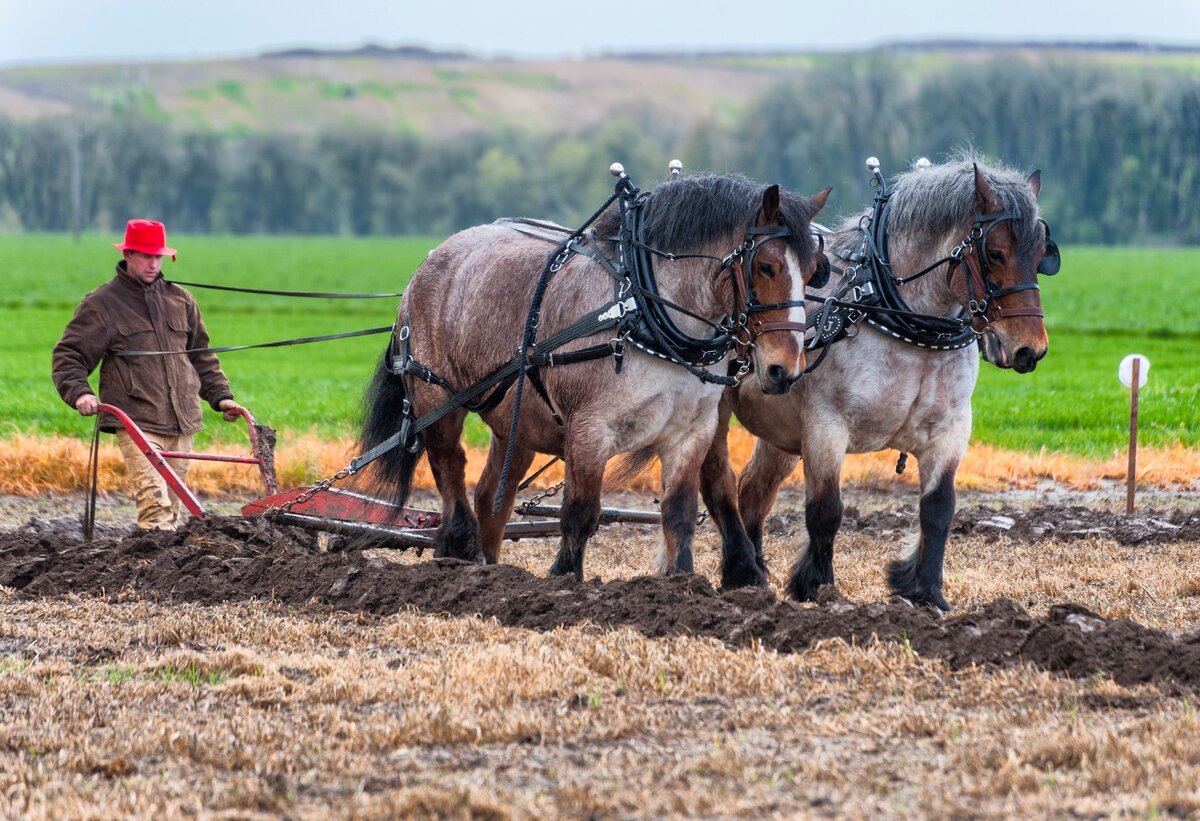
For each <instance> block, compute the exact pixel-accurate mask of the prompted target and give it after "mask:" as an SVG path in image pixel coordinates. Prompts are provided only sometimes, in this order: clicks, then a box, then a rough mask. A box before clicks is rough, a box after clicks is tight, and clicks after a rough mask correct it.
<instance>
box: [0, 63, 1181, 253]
mask: <svg viewBox="0 0 1200 821" xmlns="http://www.w3.org/2000/svg"><path fill="white" fill-rule="evenodd" d="M963 147H970V148H974V149H975V150H977V151H979V152H981V153H983V154H984V155H985V156H988V157H990V158H993V159H997V160H1000V161H1002V162H1004V163H1006V164H1009V165H1012V166H1015V167H1018V168H1024V169H1026V170H1029V171H1032V170H1033V169H1034V168H1041V169H1042V170H1043V177H1042V179H1043V185H1042V195H1041V201H1042V207H1043V212H1044V213H1045V215H1046V216H1047V218H1048V219H1050V220H1051V221H1052V223H1053V225H1054V230H1055V235H1056V237H1058V238H1061V239H1062V240H1064V241H1067V242H1086V243H1099V244H1114V243H1121V244H1144V243H1182V244H1196V243H1200V209H1197V208H1195V207H1193V206H1194V204H1195V203H1197V202H1200V75H1198V74H1197V73H1196V72H1189V71H1186V70H1181V69H1173V68H1169V67H1153V66H1149V65H1138V66H1129V65H1125V66H1115V65H1114V66H1107V65H1105V64H1104V63H1101V62H1097V61H1091V62H1082V61H1072V60H1070V59H1069V58H1065V57H1064V58H1060V60H1059V61H1057V62H1055V61H1054V60H1053V59H1052V58H1039V59H1036V60H1035V59H1030V58H1022V57H1019V56H1016V55H1013V54H1007V55H1004V56H1002V57H995V58H992V59H987V60H982V61H977V62H968V61H959V60H955V61H952V62H947V63H946V65H945V66H944V67H942V68H925V69H922V70H921V72H920V73H919V74H918V73H917V72H916V71H914V70H906V71H901V70H899V69H898V67H897V65H896V63H895V61H894V60H893V59H892V58H889V57H888V56H887V55H886V54H885V53H879V54H875V55H868V56H863V55H856V56H845V57H843V58H830V59H829V60H826V61H824V62H822V63H821V64H820V65H819V66H818V67H816V68H812V69H808V70H805V71H803V72H800V73H798V74H796V75H795V76H794V77H792V78H790V79H788V80H786V81H783V82H781V83H780V84H779V85H778V86H776V87H775V88H773V89H772V90H770V91H769V92H768V93H765V94H764V95H763V96H762V97H761V98H759V99H757V100H755V101H753V102H752V103H751V104H750V105H749V106H748V107H747V110H746V111H745V113H744V115H743V116H741V117H740V118H739V119H738V121H737V123H736V124H735V125H733V126H724V127H723V126H721V125H719V124H717V123H714V122H706V121H701V122H695V123H692V124H690V125H688V126H686V127H685V126H682V125H680V124H679V123H676V122H672V121H670V120H667V119H664V118H663V117H660V116H657V115H656V112H655V111H653V110H649V109H646V108H631V109H630V110H628V111H625V112H624V113H623V114H622V115H621V116H620V117H617V118H614V119H612V120H610V121H609V122H608V123H607V124H606V125H605V127H603V128H601V129H599V130H593V131H589V132H586V133H571V132H563V133H558V134H529V133H522V132H520V131H517V130H513V129H503V130H499V131H497V132H495V133H479V134H473V135H468V136H463V137H459V138H454V139H431V138H422V137H420V136H413V135H399V134H391V133H385V132H366V131H359V132H342V131H337V130H330V131H328V132H325V133H323V134H322V135H320V136H318V137H294V136H286V135H275V134H268V135H258V136H241V137H227V136H219V135H215V134H205V133H178V132H176V131H173V130H171V129H170V128H169V127H168V126H167V125H166V124H164V123H162V122H160V121H156V120H154V119H147V118H144V117H140V116H138V115H136V114H129V113H127V114H124V115H121V116H114V117H111V118H108V119H102V120H96V119H91V120H86V121H84V120H79V119H60V120H45V121H40V122H35V123H17V122H13V121H10V120H4V119H0V228H4V229H7V230H14V229H16V230H27V231H34V230H37V231H66V230H72V229H74V230H81V229H82V230H88V229H97V230H104V231H113V230H117V229H119V228H120V226H122V225H123V224H124V221H125V220H126V219H128V218H131V217H134V216H153V217H156V218H160V219H163V220H164V221H166V222H167V223H168V225H169V226H170V228H171V230H173V231H176V232H188V233H206V232H218V233H234V234H242V233H267V234H279V233H293V234H348V235H368V234H433V235H444V234H447V233H449V232H452V231H454V230H457V229H459V228H462V227H465V226H467V225H472V224H477V223H481V222H489V221H491V220H493V219H495V218H496V217H499V216H539V217H549V218H552V219H556V220H559V221H561V222H563V223H566V224H575V223H578V222H579V221H580V220H581V219H583V218H584V217H585V216H586V215H587V214H589V213H591V211H592V210H593V209H594V208H595V207H596V206H597V205H598V204H599V203H600V202H602V201H603V199H604V197H606V196H607V195H608V193H610V192H611V188H612V179H611V177H609V176H608V173H607V169H608V166H609V164H610V163H611V162H613V161H620V162H622V163H623V164H624V165H625V166H626V168H627V169H629V171H630V173H631V175H632V176H633V178H634V181H635V182H636V183H637V184H639V185H641V186H642V187H649V186H650V185H652V184H653V183H654V182H655V181H657V180H659V179H662V178H665V176H666V173H667V171H666V168H667V161H668V160H669V159H671V158H673V157H679V158H680V159H682V160H683V161H684V165H685V167H686V168H688V169H689V170H711V171H718V172H724V171H732V170H736V171H741V172H744V173H746V174H748V175H750V176H752V177H756V178H758V179H762V180H764V181H775V182H780V183H781V184H783V185H784V186H785V187H787V188H791V189H794V190H797V191H800V192H802V193H814V192H816V191H818V190H820V189H821V188H823V187H824V186H825V185H833V186H834V188H835V191H834V196H833V198H832V199H831V201H830V206H829V207H827V209H826V212H825V214H826V218H827V219H832V217H833V215H836V214H839V213H840V214H847V213H851V212H853V211H856V210H858V209H859V208H862V207H865V206H866V205H867V204H868V203H869V201H870V198H871V194H872V192H871V190H870V189H869V187H868V184H867V174H866V172H865V170H864V167H863V160H864V159H865V158H866V157H867V156H870V155H874V156H877V157H879V158H880V160H881V161H882V163H883V169H884V171H885V173H894V172H897V171H901V170H904V169H906V168H907V167H909V164H910V163H911V162H912V161H913V160H914V159H916V158H917V157H919V156H928V157H929V158H930V159H932V160H934V161H935V162H936V161H937V160H938V159H939V158H941V157H943V156H945V155H946V154H948V153H950V152H953V151H954V150H956V149H958V148H963Z"/></svg>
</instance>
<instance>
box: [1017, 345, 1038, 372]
mask: <svg viewBox="0 0 1200 821" xmlns="http://www.w3.org/2000/svg"><path fill="white" fill-rule="evenodd" d="M1041 358H1042V354H1039V353H1038V352H1037V351H1035V350H1034V349H1033V348H1030V347H1029V346H1025V347H1024V348H1021V349H1020V350H1018V351H1017V352H1016V354H1014V355H1013V370H1014V371H1016V372H1017V373H1029V372H1030V371H1032V370H1033V369H1034V368H1036V367H1037V363H1038V360H1039V359H1041Z"/></svg>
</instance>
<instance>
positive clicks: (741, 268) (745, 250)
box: [713, 220, 825, 360]
mask: <svg viewBox="0 0 1200 821" xmlns="http://www.w3.org/2000/svg"><path fill="white" fill-rule="evenodd" d="M755 222H757V220H756V221H755ZM790 236H791V233H790V232H789V231H788V230H787V229H786V228H783V227H770V226H758V225H756V224H755V223H750V225H748V226H746V238H745V240H744V241H743V242H742V244H741V245H740V246H738V248H737V250H735V252H734V253H732V254H730V255H729V256H727V257H725V258H724V259H723V260H721V266H720V267H719V268H718V269H717V271H716V273H715V274H714V275H713V278H714V279H716V278H718V277H720V275H721V272H722V271H724V270H726V269H728V270H729V272H730V282H731V283H733V290H734V310H735V312H736V316H735V318H734V324H733V330H734V336H735V337H736V343H737V354H738V359H739V360H743V359H745V357H746V356H747V354H748V353H749V350H750V349H751V348H754V347H755V343H756V342H757V340H758V338H759V337H760V336H762V335H763V334H769V333H776V332H788V333H799V334H801V336H803V334H804V332H805V331H806V330H807V329H808V326H807V324H806V323H802V322H793V321H791V320H770V321H764V320H762V319H758V318H756V315H757V314H763V313H766V312H768V311H780V310H788V309H791V308H803V307H804V306H805V300H804V299H789V300H785V301H783V302H759V301H758V292H757V290H756V289H755V287H754V255H755V254H756V253H757V252H758V249H759V248H761V247H762V246H763V245H765V244H766V243H768V242H770V241H771V240H775V239H786V238H787V237H790ZM820 246H821V247H820V251H821V252H823V251H824V247H825V241H824V240H823V239H821V240H820ZM799 275H800V273H799V272H798V271H797V272H796V276H799Z"/></svg>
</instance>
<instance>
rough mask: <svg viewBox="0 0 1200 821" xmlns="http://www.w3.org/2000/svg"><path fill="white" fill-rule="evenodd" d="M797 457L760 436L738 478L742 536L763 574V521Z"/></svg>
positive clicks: (764, 569)
mask: <svg viewBox="0 0 1200 821" xmlns="http://www.w3.org/2000/svg"><path fill="white" fill-rule="evenodd" d="M799 459H800V457H799V456H793V455H791V454H789V453H785V452H784V451H782V450H780V449H779V448H777V447H775V446H774V445H771V444H769V443H767V442H765V441H763V440H762V439H759V440H758V441H757V442H756V443H755V444H754V453H753V454H752V455H751V457H750V462H749V463H748V464H747V465H746V469H745V470H743V471H742V475H741V476H740V477H739V478H738V509H739V510H740V511H741V514H742V521H743V522H744V523H745V528H746V535H747V536H748V537H749V539H750V542H751V543H752V544H753V545H754V557H755V561H756V562H757V564H758V566H759V568H760V569H761V570H762V572H763V573H764V574H765V573H766V572H767V563H766V561H765V560H764V559H763V552H762V549H763V523H764V522H765V521H766V520H767V515H768V514H769V513H770V512H771V506H772V505H774V504H775V497H776V496H777V495H778V493H779V487H780V486H781V485H782V484H783V482H784V480H785V479H787V477H788V476H789V475H791V472H792V470H793V469H794V468H795V467H796V462H797V461H798V460H799Z"/></svg>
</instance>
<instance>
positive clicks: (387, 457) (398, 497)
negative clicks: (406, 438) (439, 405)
mask: <svg viewBox="0 0 1200 821" xmlns="http://www.w3.org/2000/svg"><path fill="white" fill-rule="evenodd" d="M389 353H390V346H389V348H388V349H387V350H385V351H384V353H383V356H382V357H380V359H379V364H378V365H377V366H376V368H375V374H374V375H373V376H372V377H371V382H370V384H369V385H368V386H367V390H366V393H365V394H364V396H363V426H362V432H361V434H360V435H359V445H360V446H361V449H362V452H364V453H365V452H366V451H368V450H370V449H371V448H373V447H375V446H376V445H378V444H380V443H381V442H385V441H387V440H388V439H390V438H391V437H392V436H394V435H395V434H396V433H397V431H399V430H400V425H401V423H402V421H403V419H404V416H403V411H402V408H403V406H404V401H405V400H406V399H407V398H408V390H407V389H406V388H405V386H404V379H403V378H402V377H401V376H400V375H399V374H396V373H393V372H392V371H391V369H390V368H389V367H388V357H389ZM410 445H411V443H409V442H400V443H399V444H398V445H397V446H396V447H394V448H392V449H391V450H389V451H387V452H385V453H384V454H383V455H381V456H380V457H379V458H378V459H377V460H376V461H375V463H374V474H373V477H374V478H373V480H372V481H371V483H370V484H371V486H372V490H373V491H374V492H376V493H378V494H379V495H380V496H381V497H383V498H385V499H387V500H388V501H390V502H392V503H393V504H394V505H395V506H396V507H397V508H402V507H404V505H405V504H407V502H408V497H409V494H411V493H412V481H413V474H414V473H415V472H416V469H417V462H418V461H419V460H420V458H421V454H422V453H423V452H424V450H425V447H424V444H423V443H422V442H421V441H420V436H419V435H418V437H417V442H416V446H415V447H411V446H410Z"/></svg>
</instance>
